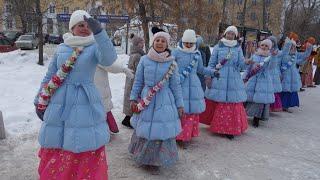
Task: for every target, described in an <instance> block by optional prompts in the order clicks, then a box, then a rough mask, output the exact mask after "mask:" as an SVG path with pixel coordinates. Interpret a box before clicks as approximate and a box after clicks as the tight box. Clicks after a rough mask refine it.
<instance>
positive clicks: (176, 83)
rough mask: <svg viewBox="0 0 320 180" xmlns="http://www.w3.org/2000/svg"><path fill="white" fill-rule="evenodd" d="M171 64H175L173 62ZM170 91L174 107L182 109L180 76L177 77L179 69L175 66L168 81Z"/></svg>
mask: <svg viewBox="0 0 320 180" xmlns="http://www.w3.org/2000/svg"><path fill="white" fill-rule="evenodd" d="M173 63H176V62H175V61H174V62H173ZM169 83H170V84H169V86H170V89H171V90H172V93H173V96H174V99H175V102H176V106H177V107H178V108H179V107H183V96H182V89H181V84H180V76H179V68H178V65H176V68H175V70H174V73H173V74H172V76H171V78H170V81H169Z"/></svg>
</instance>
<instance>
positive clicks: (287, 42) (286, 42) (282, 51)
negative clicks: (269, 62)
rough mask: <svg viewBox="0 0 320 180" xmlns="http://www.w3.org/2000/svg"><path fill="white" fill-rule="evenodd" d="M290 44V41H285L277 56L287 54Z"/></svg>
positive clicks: (280, 56)
mask: <svg viewBox="0 0 320 180" xmlns="http://www.w3.org/2000/svg"><path fill="white" fill-rule="evenodd" d="M291 46H292V43H291V41H285V43H284V45H283V48H282V50H281V51H280V52H279V54H278V58H282V57H283V56H286V55H289V53H290V48H291Z"/></svg>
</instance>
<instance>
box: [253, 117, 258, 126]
mask: <svg viewBox="0 0 320 180" xmlns="http://www.w3.org/2000/svg"><path fill="white" fill-rule="evenodd" d="M252 125H253V127H256V128H257V127H259V118H257V117H254V118H253V122H252Z"/></svg>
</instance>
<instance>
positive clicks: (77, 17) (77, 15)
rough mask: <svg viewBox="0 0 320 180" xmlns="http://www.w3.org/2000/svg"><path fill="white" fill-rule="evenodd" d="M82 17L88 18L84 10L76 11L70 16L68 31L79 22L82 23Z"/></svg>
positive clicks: (88, 15)
mask: <svg viewBox="0 0 320 180" xmlns="http://www.w3.org/2000/svg"><path fill="white" fill-rule="evenodd" d="M83 16H86V17H87V18H90V17H91V16H90V14H89V13H87V12H86V11H84V10H76V11H74V12H73V13H72V14H71V17H70V21H69V30H70V31H71V29H72V28H73V26H74V25H76V24H78V23H79V22H81V21H84V18H83Z"/></svg>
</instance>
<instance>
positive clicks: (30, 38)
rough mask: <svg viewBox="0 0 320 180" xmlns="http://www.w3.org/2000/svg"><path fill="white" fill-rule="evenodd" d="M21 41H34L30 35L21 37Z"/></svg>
mask: <svg viewBox="0 0 320 180" xmlns="http://www.w3.org/2000/svg"><path fill="white" fill-rule="evenodd" d="M19 40H32V36H31V35H28V36H20V38H19Z"/></svg>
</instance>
